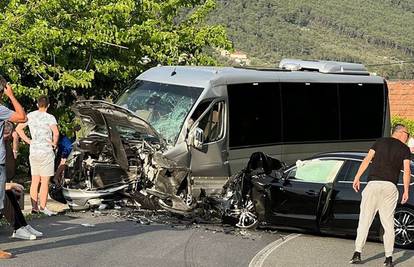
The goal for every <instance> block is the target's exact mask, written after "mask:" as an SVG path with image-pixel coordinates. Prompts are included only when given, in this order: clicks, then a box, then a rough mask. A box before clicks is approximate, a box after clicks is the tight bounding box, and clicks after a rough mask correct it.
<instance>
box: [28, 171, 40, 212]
mask: <svg viewBox="0 0 414 267" xmlns="http://www.w3.org/2000/svg"><path fill="white" fill-rule="evenodd" d="M39 184H40V176H38V175H34V176H32V184H31V185H30V199H31V201H32V210H39V206H38V193H39Z"/></svg>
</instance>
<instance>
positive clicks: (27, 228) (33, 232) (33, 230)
mask: <svg viewBox="0 0 414 267" xmlns="http://www.w3.org/2000/svg"><path fill="white" fill-rule="evenodd" d="M25 228H26V230H27V231H29V233H31V234H33V235H35V236H36V237H41V236H43V233H42V232H40V231H37V230H36V229H34V228H33V227H31V226H30V225H26V226H25Z"/></svg>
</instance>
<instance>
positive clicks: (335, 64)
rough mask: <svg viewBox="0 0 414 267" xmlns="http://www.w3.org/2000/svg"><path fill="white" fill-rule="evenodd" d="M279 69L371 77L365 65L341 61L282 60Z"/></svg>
mask: <svg viewBox="0 0 414 267" xmlns="http://www.w3.org/2000/svg"><path fill="white" fill-rule="evenodd" d="M279 68H280V69H283V70H290V71H315V72H320V73H329V74H348V75H367V76H368V75H369V72H368V70H367V69H366V68H365V66H364V65H363V64H358V63H349V62H340V61H325V60H315V61H311V60H301V59H282V60H281V61H280V63H279Z"/></svg>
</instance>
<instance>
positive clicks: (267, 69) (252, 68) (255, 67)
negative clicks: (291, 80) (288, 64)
mask: <svg viewBox="0 0 414 267" xmlns="http://www.w3.org/2000/svg"><path fill="white" fill-rule="evenodd" d="M233 68H236V69H246V70H259V71H291V70H288V69H281V68H272V67H262V66H233Z"/></svg>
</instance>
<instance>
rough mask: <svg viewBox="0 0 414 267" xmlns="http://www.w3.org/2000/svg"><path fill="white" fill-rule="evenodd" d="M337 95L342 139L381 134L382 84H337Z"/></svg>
mask: <svg viewBox="0 0 414 267" xmlns="http://www.w3.org/2000/svg"><path fill="white" fill-rule="evenodd" d="M339 95H340V114H341V137H342V140H350V139H375V138H379V137H381V136H382V130H383V117H384V112H385V110H384V86H383V84H339Z"/></svg>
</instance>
